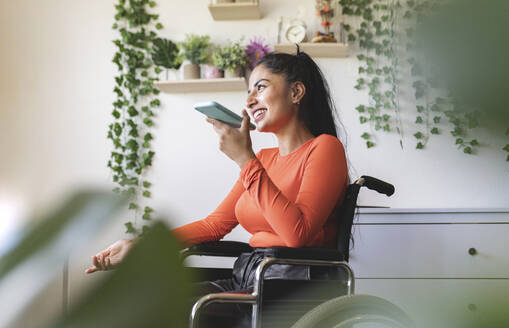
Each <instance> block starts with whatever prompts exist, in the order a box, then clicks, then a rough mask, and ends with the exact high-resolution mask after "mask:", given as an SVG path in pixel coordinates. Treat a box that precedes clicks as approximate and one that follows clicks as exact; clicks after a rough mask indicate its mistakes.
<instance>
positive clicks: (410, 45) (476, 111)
mask: <svg viewBox="0 0 509 328" xmlns="http://www.w3.org/2000/svg"><path fill="white" fill-rule="evenodd" d="M339 4H340V6H341V10H342V14H343V15H344V17H345V25H344V26H350V25H349V24H348V23H349V20H350V19H351V21H352V23H355V25H356V26H359V28H356V29H353V28H352V29H350V28H349V29H348V30H347V32H350V33H349V35H348V41H349V42H356V43H358V45H359V48H360V49H361V52H362V53H360V54H357V56H356V57H357V60H358V61H359V66H358V73H359V77H358V78H357V83H356V84H355V85H354V88H355V89H358V90H365V89H368V90H367V91H368V92H367V94H368V101H367V103H369V104H370V105H371V106H372V107H373V108H374V111H373V112H370V114H371V115H370V116H369V117H366V116H364V115H362V112H363V110H362V108H364V107H363V106H367V105H366V104H361V105H359V106H354V107H355V109H356V110H357V111H358V112H359V113H360V117H361V118H360V120H361V123H369V124H370V126H371V128H372V130H375V131H379V130H381V129H380V123H379V122H378V121H377V119H376V118H377V117H380V116H382V117H383V116H384V115H385V114H390V115H391V117H393V118H394V119H393V120H391V122H388V125H387V127H388V128H385V126H384V127H383V130H384V131H387V132H389V131H392V130H393V129H391V125H393V124H394V125H396V129H395V130H396V132H397V133H398V134H399V136H400V145H402V144H403V143H402V138H403V135H402V132H401V131H403V122H405V123H406V122H411V121H414V122H415V123H417V124H422V125H425V126H426V127H425V131H426V132H424V133H422V135H421V140H422V142H421V144H422V145H423V146H425V145H426V143H427V141H428V140H429V137H430V136H431V135H446V134H442V133H438V131H439V130H438V129H439V128H442V129H445V128H447V127H449V126H450V131H451V133H452V135H453V136H455V137H461V138H462V139H465V140H466V138H468V137H469V134H470V133H473V132H474V130H473V129H475V128H477V127H480V126H481V124H482V125H483V127H485V128H487V129H490V130H492V131H494V132H498V131H500V132H501V133H503V132H504V131H506V135H509V129H508V128H507V122H509V120H508V118H509V110H507V105H506V101H505V99H506V94H507V76H508V75H509V74H508V68H509V66H508V65H506V61H507V57H508V55H509V46H508V45H509V42H507V40H508V37H507V36H508V35H507V34H504V33H500V31H503V30H504V28H505V26H504V22H505V20H504V17H505V16H504V15H505V14H506V13H507V10H508V9H509V2H507V1H505V0H494V1H493V2H490V4H489V5H486V4H484V3H483V2H479V1H475V0H452V1H446V2H433V1H427V0H424V1H419V2H417V1H389V2H387V3H381V2H380V1H372V0H339ZM473 13H475V16H473V15H474V14H473ZM474 18H475V19H474ZM475 22H477V23H475ZM466 31H468V32H466ZM485 49H491V50H492V51H485ZM361 81H362V83H361ZM407 86H409V87H411V88H413V92H412V93H413V97H412V94H410V93H408V92H406V89H407V88H406V87H407ZM400 89H402V90H405V92H404V93H400ZM407 96H410V97H412V98H413V99H408V98H407ZM400 98H401V99H403V100H404V101H405V103H414V104H415V106H416V108H417V113H415V112H412V111H410V113H408V114H410V115H413V119H412V118H411V117H410V116H409V115H408V114H405V115H402V113H403V111H405V110H407V106H401V107H400V104H399V102H400V100H401V99H400ZM411 107H413V106H410V108H411ZM389 111H390V112H391V113H389ZM438 114H443V115H438ZM481 114H483V115H481ZM442 116H444V120H441V117H442ZM481 118H482V120H481ZM431 119H433V123H434V125H440V126H435V127H431V126H429V125H430V124H429V122H431ZM442 124H443V125H442ZM446 124H447V125H446ZM490 124H491V125H493V126H490ZM423 128H424V127H423ZM500 128H502V129H500ZM414 132H417V131H414ZM414 135H415V134H414ZM474 140H475V139H474ZM481 144H482V143H479V142H474V143H473V144H472V143H469V146H468V147H469V148H468V149H465V147H467V146H466V145H464V144H463V143H462V144H460V146H461V147H459V150H461V151H463V152H464V153H467V154H470V153H475V148H474V147H480V145H481Z"/></svg>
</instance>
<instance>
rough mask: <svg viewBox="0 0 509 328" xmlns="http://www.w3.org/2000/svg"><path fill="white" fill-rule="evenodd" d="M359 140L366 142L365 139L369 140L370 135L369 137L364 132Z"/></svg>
mask: <svg viewBox="0 0 509 328" xmlns="http://www.w3.org/2000/svg"><path fill="white" fill-rule="evenodd" d="M361 138H362V139H366V140H367V139H369V138H370V135H369V133H367V132H364V133H363V134H362V135H361Z"/></svg>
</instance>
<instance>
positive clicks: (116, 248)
mask: <svg viewBox="0 0 509 328" xmlns="http://www.w3.org/2000/svg"><path fill="white" fill-rule="evenodd" d="M135 242H136V239H121V240H119V241H117V242H115V243H114V244H112V245H111V246H110V247H108V248H106V249H105V250H103V251H102V252H99V253H97V254H96V255H94V256H92V264H93V266H91V267H89V268H88V269H86V270H85V273H93V272H96V271H101V270H103V271H105V270H109V269H113V268H115V267H116V266H117V265H119V264H120V262H122V261H123V259H124V258H125V256H126V255H127V253H129V251H130V250H131V248H132V247H133V246H134V244H135Z"/></svg>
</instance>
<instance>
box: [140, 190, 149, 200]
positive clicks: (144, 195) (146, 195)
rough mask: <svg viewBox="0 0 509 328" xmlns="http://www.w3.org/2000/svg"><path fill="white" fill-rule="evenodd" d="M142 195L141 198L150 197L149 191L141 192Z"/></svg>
mask: <svg viewBox="0 0 509 328" xmlns="http://www.w3.org/2000/svg"><path fill="white" fill-rule="evenodd" d="M142 195H143V197H147V198H149V197H150V191H148V190H145V191H143V194H142Z"/></svg>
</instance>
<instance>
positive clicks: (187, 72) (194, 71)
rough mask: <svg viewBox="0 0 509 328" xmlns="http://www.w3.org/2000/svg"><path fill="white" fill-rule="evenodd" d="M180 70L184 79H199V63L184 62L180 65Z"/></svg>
mask: <svg viewBox="0 0 509 328" xmlns="http://www.w3.org/2000/svg"><path fill="white" fill-rule="evenodd" d="M182 72H183V78H184V80H191V79H199V78H200V65H198V64H191V63H189V64H184V65H182Z"/></svg>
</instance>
